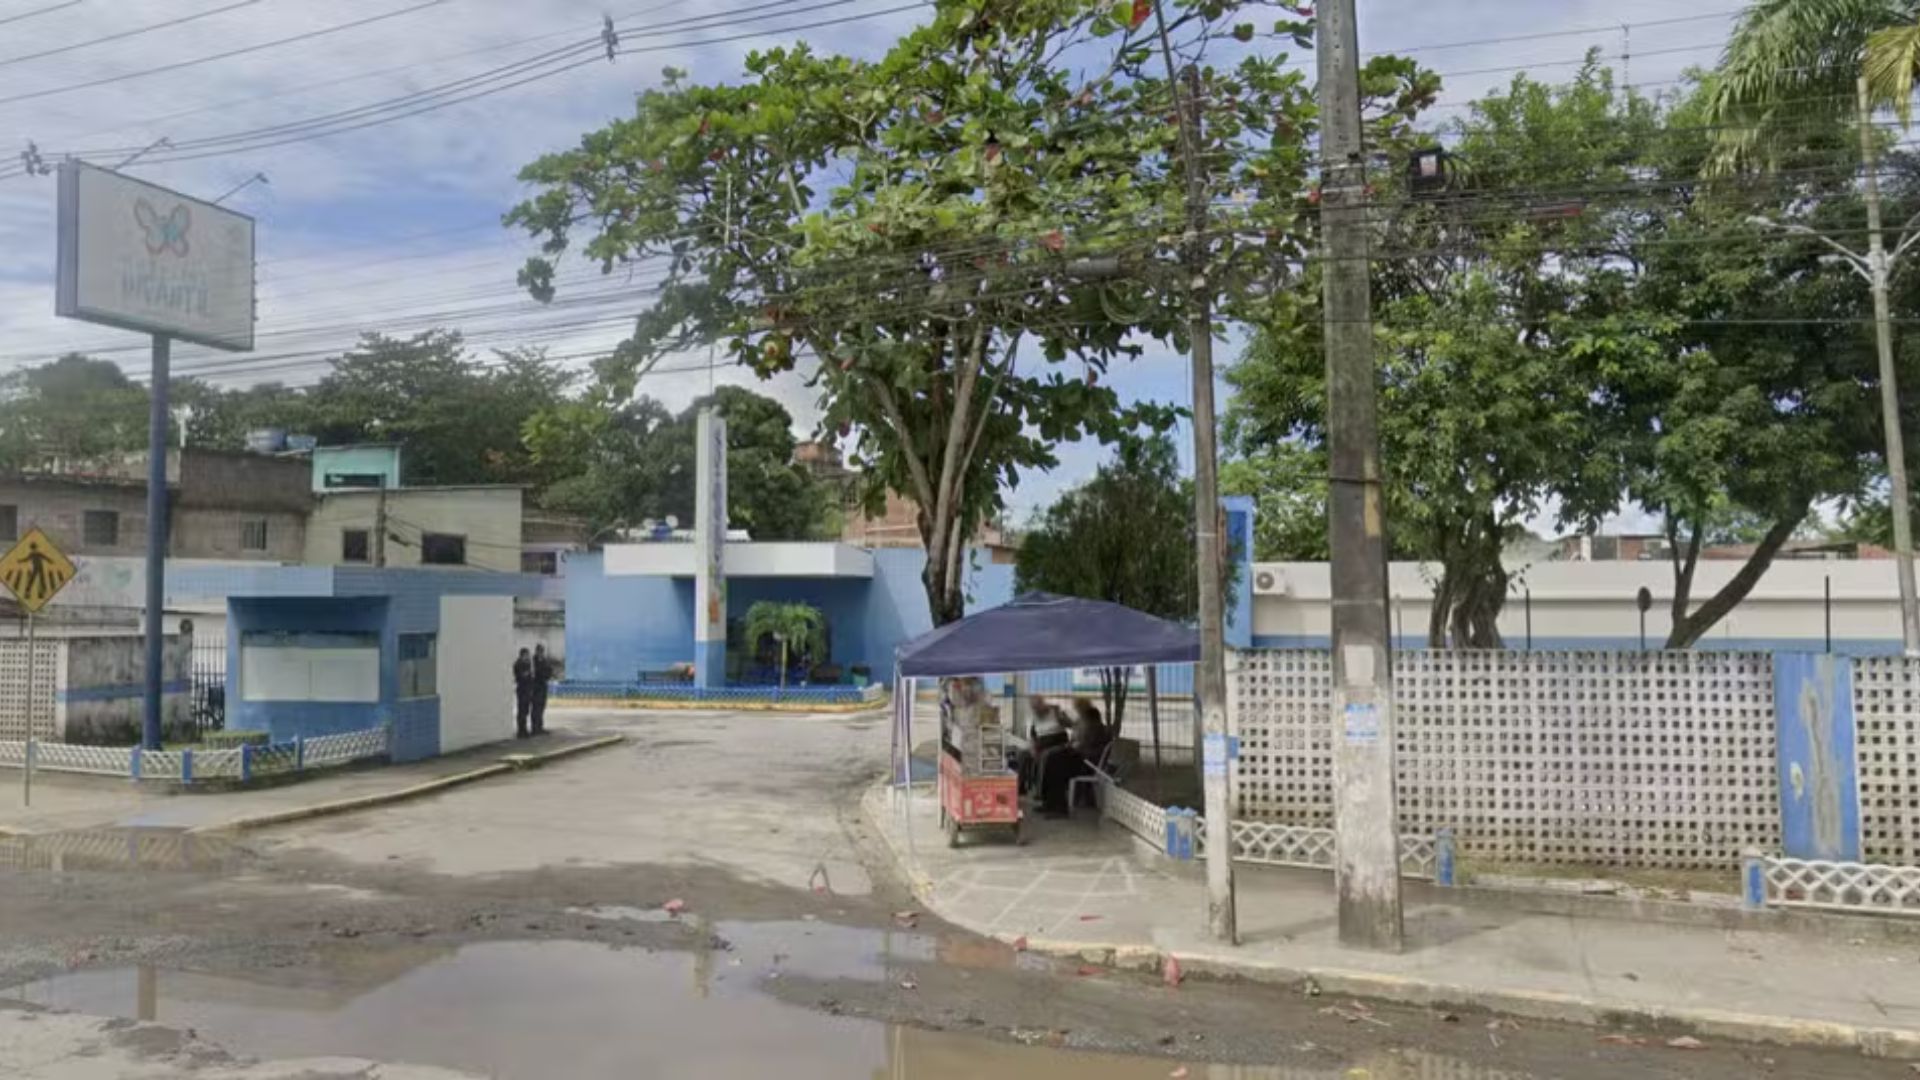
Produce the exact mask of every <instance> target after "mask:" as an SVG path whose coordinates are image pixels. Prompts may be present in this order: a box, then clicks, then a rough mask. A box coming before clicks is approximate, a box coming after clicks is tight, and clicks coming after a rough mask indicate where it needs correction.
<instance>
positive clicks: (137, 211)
mask: <svg viewBox="0 0 1920 1080" xmlns="http://www.w3.org/2000/svg"><path fill="white" fill-rule="evenodd" d="M133 220H134V221H135V222H136V223H138V224H139V226H140V231H141V232H144V233H145V234H146V242H147V254H149V255H165V254H168V253H169V252H171V253H172V254H173V255H174V256H175V257H177V258H182V259H184V258H186V257H187V251H188V247H187V229H188V228H189V227H190V226H192V224H193V214H192V212H190V211H189V210H188V209H187V206H186V204H185V203H178V204H176V205H175V206H174V208H173V210H172V212H171V213H168V214H167V215H165V216H164V217H163V216H161V214H160V211H158V210H155V209H154V208H153V204H152V203H150V202H148V201H147V200H145V199H140V200H137V201H135V202H134V204H133Z"/></svg>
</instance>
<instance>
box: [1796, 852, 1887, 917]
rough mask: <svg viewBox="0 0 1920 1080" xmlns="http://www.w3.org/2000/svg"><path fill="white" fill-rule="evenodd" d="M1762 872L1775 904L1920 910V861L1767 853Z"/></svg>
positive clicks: (1827, 907) (1845, 908) (1863, 909)
mask: <svg viewBox="0 0 1920 1080" xmlns="http://www.w3.org/2000/svg"><path fill="white" fill-rule="evenodd" d="M1761 873H1762V875H1763V887H1764V889H1765V902H1766V904H1767V905H1768V906H1770V907H1809V908H1824V909H1829V910H1834V911H1856V912H1873V913H1881V914H1895V915H1920V867H1916V866H1884V865H1878V864H1868V863H1851V862H1819V861H1815V860H1811V859H1781V858H1767V859H1762V860H1761Z"/></svg>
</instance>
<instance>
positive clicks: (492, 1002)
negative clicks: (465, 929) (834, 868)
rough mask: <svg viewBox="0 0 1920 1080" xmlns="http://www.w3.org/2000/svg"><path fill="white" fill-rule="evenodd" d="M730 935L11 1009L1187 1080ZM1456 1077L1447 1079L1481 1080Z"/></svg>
mask: <svg viewBox="0 0 1920 1080" xmlns="http://www.w3.org/2000/svg"><path fill="white" fill-rule="evenodd" d="M715 933H718V934H720V935H721V936H722V937H723V938H725V939H726V943H727V944H729V945H730V946H731V947H730V948H716V949H709V950H697V951H694V952H691V953H685V952H665V951H663V952H646V951H642V950H638V949H616V948H610V947H607V946H602V945H595V944H590V943H585V942H541V943H534V942H498V943H485V944H476V945H467V946H462V947H458V948H453V947H431V946H413V947H396V948H386V949H380V950H359V951H351V952H341V953H336V954H329V955H328V957H327V958H326V959H325V960H324V961H323V962H322V963H320V964H318V965H314V966H309V967H303V968H297V969H291V968H290V969H281V970H276V971H271V972H261V973H250V974H249V975H247V976H246V977H244V978H243V977H236V976H228V975H210V974H202V973H196V972H175V971H161V970H157V969H155V968H152V967H140V968H121V969H112V970H101V971H87V972H76V973H73V974H69V975H62V976H57V977H55V978H51V979H46V980H43V981H40V982H35V983H30V984H27V985H24V986H20V987H16V988H14V989H11V990H5V991H0V999H13V1000H22V1001H28V1002H31V1003H33V1004H36V1005H43V1006H48V1007H51V1008H57V1009H65V1010H72V1011H77V1012H85V1013H93V1014H100V1015H114V1016H126V1017H131V1018H134V1019H141V1020H152V1021H157V1022H159V1023H162V1024H166V1025H169V1026H171V1027H176V1028H192V1029H194V1030H196V1031H198V1032H200V1033H201V1034H202V1035H203V1036H205V1037H208V1038H211V1039H214V1040H215V1041H217V1042H220V1043H222V1044H224V1045H225V1046H226V1047H227V1048H228V1049H230V1050H233V1051H236V1052H239V1053H243V1054H249V1055H256V1056H260V1057H269V1058H292V1057H313V1056H326V1055H342V1054H344V1055H350V1056H354V1057H364V1058H370V1059H373V1060H376V1061H382V1062H389V1063H410V1064H421V1065H437V1066H441V1067H444V1068H452V1069H461V1070H465V1071H468V1072H472V1073H475V1074H478V1075H481V1076H489V1077H498V1078H501V1080H588V1078H594V1080H598V1078H601V1077H610V1076H620V1077H651V1076H659V1077H683V1076H699V1077H702V1078H711V1080H731V1078H735V1077H739V1078H742V1080H744V1078H748V1077H752V1078H756V1080H757V1078H760V1077H766V1076H780V1077H782V1078H791V1080H811V1078H816V1077H817V1078H820V1080H828V1078H832V1080H869V1078H880V1080H972V1078H989V1077H990V1078H992V1080H1096V1078H1097V1080H1149V1078H1151V1080H1161V1078H1164V1077H1167V1076H1169V1075H1171V1074H1172V1073H1173V1072H1174V1070H1175V1069H1176V1068H1177V1067H1178V1066H1179V1063H1178V1062H1173V1061H1168V1060H1162V1059H1150V1058H1129V1057H1122V1056H1116V1055H1107V1054H1092V1053H1084V1052H1078V1051H1065V1050H1059V1049H1054V1048H1050V1047H1044V1046H1039V1047H1036V1046H1020V1045H1014V1044H1007V1043H1001V1042H995V1041H991V1040H986V1039H981V1038H976V1037H972V1036H966V1035H958V1034H953V1033H948V1032H930V1031H923V1030H920V1029H917V1028H904V1027H891V1026H885V1025H881V1024H878V1023H875V1022H872V1021H867V1020H859V1019H853V1018H849V1017H838V1016H829V1015H825V1014H822V1013H817V1012H813V1011H811V1010H807V1009H803V1008H799V1007H795V1006H790V1005H785V1004H782V1003H780V1002H777V1001H775V1000H773V999H772V998H770V997H767V996H765V995H764V994H762V993H760V992H759V991H758V989H757V987H758V986H759V985H761V982H762V980H764V979H765V978H766V977H767V976H766V970H778V965H779V964H785V963H788V962H792V963H794V964H795V970H800V969H801V968H802V967H803V966H804V969H805V970H806V971H807V973H808V974H809V975H827V976H829V977H830V976H831V975H832V974H834V972H833V971H831V970H824V971H823V970H821V969H820V968H819V967H818V966H817V965H819V964H821V963H823V962H827V961H832V962H833V963H837V964H839V965H840V967H841V969H842V971H844V973H846V974H849V975H862V974H868V975H870V974H873V973H875V972H876V971H877V970H884V969H885V967H886V965H887V964H888V963H890V962H892V961H894V960H909V959H926V958H930V957H933V956H935V955H936V954H938V953H939V952H940V949H939V946H938V944H937V942H936V941H935V939H932V938H928V937H925V936H922V935H915V934H898V935H884V936H885V937H886V938H888V939H889V940H888V941H887V943H886V944H887V946H888V947H891V946H893V945H895V944H898V945H900V946H902V951H900V952H895V953H891V954H888V953H875V952H874V951H873V945H874V935H873V932H871V931H853V930H847V929H846V928H842V927H831V926H824V925H821V926H815V925H812V924H804V923H787V924H782V923H775V924H737V925H734V924H725V925H721V926H719V927H717V928H716V930H715ZM776 953H777V954H778V956H779V957H780V959H779V961H778V962H777V964H776V962H775V961H774V955H775V954H776ZM836 957H837V959H836ZM734 960H739V961H740V965H739V966H737V967H736V966H734V965H733V961H734ZM762 965H769V967H768V968H766V969H765V970H762ZM1352 1067H1353V1066H1351V1065H1346V1066H1339V1067H1333V1068H1272V1069H1269V1068H1257V1067H1242V1066H1221V1065H1202V1064H1197V1063H1196V1064H1191V1065H1188V1066H1187V1070H1188V1071H1187V1073H1186V1075H1188V1076H1190V1077H1193V1078H1195V1080H1200V1078H1206V1080H1335V1078H1340V1077H1347V1076H1351V1075H1355V1074H1354V1073H1351V1072H1349V1071H1348V1070H1349V1069H1350V1068H1352ZM1367 1068H1368V1069H1370V1070H1371V1071H1368V1072H1364V1073H1360V1074H1359V1075H1365V1076H1369V1077H1371V1078H1374V1080H1391V1078H1397V1077H1412V1076H1416V1075H1425V1073H1424V1072H1423V1071H1422V1070H1421V1068H1420V1063H1419V1061H1418V1059H1416V1058H1413V1057H1410V1056H1406V1055H1397V1056H1396V1055H1383V1056H1382V1058H1381V1060H1380V1061H1378V1062H1369V1063H1367ZM1453 1068H1454V1071H1450V1072H1448V1073H1447V1075H1450V1076H1459V1077H1463V1078H1465V1077H1470V1076H1473V1075H1476V1074H1475V1073H1474V1072H1473V1071H1472V1070H1471V1069H1467V1070H1466V1071H1459V1070H1460V1069H1463V1068H1464V1067H1463V1066H1454V1067H1453ZM1504 1075H1507V1076H1512V1077H1515V1078H1516V1080H1517V1077H1518V1074H1504Z"/></svg>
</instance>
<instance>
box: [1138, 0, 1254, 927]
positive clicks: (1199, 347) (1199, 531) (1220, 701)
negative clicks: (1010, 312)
mask: <svg viewBox="0 0 1920 1080" xmlns="http://www.w3.org/2000/svg"><path fill="white" fill-rule="evenodd" d="M1161 6H1162V5H1161V4H1159V3H1156V4H1154V18H1155V19H1156V20H1157V22H1158V26H1159V30H1160V53H1161V56H1162V57H1163V58H1164V59H1165V61H1166V65H1167V91H1168V92H1169V93H1170V94H1172V95H1173V98H1174V105H1175V107H1176V115H1177V117H1178V120H1179V126H1180V160H1181V165H1182V168H1183V169H1184V170H1185V172H1186V175H1187V233H1186V236H1185V238H1184V243H1183V245H1182V246H1183V247H1184V248H1185V251H1184V253H1183V259H1182V261H1183V264H1184V266H1183V269H1184V270H1185V273H1186V276H1187V289H1188V292H1187V319H1188V330H1187V335H1188V338H1189V339H1190V344H1191V346H1192V349H1193V353H1192V361H1193V531H1194V555H1195V558H1196V561H1197V562H1198V563H1199V565H1198V567H1197V568H1196V572H1197V573H1198V574H1199V575H1200V581H1199V585H1200V605H1199V607H1200V667H1199V669H1198V670H1197V671H1195V672H1194V689H1195V690H1196V691H1197V692H1198V695H1199V698H1200V722H1201V729H1202V734H1201V740H1200V742H1201V751H1200V757H1201V776H1202V789H1203V792H1204V795H1203V798H1204V809H1205V812H1206V815H1207V929H1208V930H1209V931H1211V932H1212V934H1213V936H1214V937H1215V938H1217V939H1219V940H1221V941H1227V942H1237V940H1238V937H1239V924H1238V922H1237V920H1236V918H1235V914H1234V906H1233V834H1232V811H1231V810H1230V808H1229V807H1228V804H1227V745H1228V744H1227V633H1226V596H1225V588H1224V583H1223V582H1222V581H1221V571H1222V569H1223V568H1224V566H1225V559H1224V557H1223V552H1222V548H1221V535H1220V477H1219V460H1218V458H1217V456H1216V455H1217V452H1218V451H1217V449H1216V447H1215V445H1214V443H1215V434H1216V431H1215V427H1216V424H1215V420H1214V411H1213V286H1212V283H1211V282H1210V281H1209V280H1208V275H1207V232H1208V228H1207V225H1208V221H1209V215H1208V212H1207V205H1208V201H1209V200H1208V198H1207V181H1206V159H1205V156H1204V154H1203V152H1202V150H1201V147H1202V142H1201V134H1202V130H1203V128H1202V113H1201V106H1200V102H1201V90H1200V73H1199V71H1198V70H1196V69H1195V68H1194V67H1192V66H1191V65H1189V66H1188V67H1187V68H1186V70H1184V71H1180V72H1178V73H1176V71H1175V69H1174V63H1173V46H1172V45H1171V44H1170V43H1169V41H1168V40H1167V20H1166V15H1165V14H1164V13H1163V12H1162V11H1161ZM1182 84H1184V86H1185V92H1184V93H1182Z"/></svg>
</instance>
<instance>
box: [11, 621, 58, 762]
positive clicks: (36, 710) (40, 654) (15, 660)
mask: <svg viewBox="0 0 1920 1080" xmlns="http://www.w3.org/2000/svg"><path fill="white" fill-rule="evenodd" d="M60 648H61V646H60V643H59V642H58V641H38V642H35V643H34V645H33V652H34V656H35V667H34V684H33V726H34V733H35V735H36V736H37V737H39V738H42V739H44V738H47V737H48V735H49V734H50V733H51V732H52V730H53V726H54V724H55V718H56V716H57V715H58V714H57V712H56V709H57V705H56V698H55V694H54V683H55V682H56V681H58V679H59V675H58V667H59V663H60ZM26 737H27V643H26V642H25V641H24V640H21V639H18V638H13V639H7V640H0V739H18V740H21V741H25V739H26Z"/></svg>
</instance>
